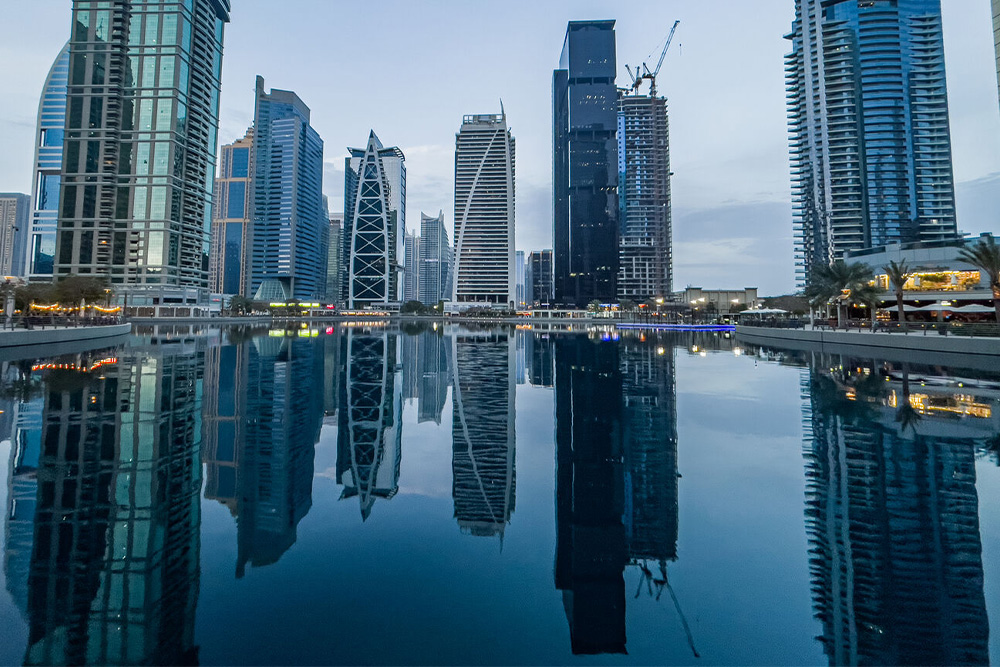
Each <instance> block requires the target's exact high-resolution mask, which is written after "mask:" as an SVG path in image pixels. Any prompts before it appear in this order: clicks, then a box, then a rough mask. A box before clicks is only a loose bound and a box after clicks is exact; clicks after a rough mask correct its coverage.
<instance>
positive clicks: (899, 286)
mask: <svg viewBox="0 0 1000 667" xmlns="http://www.w3.org/2000/svg"><path fill="white" fill-rule="evenodd" d="M882 270H883V271H885V273H886V275H887V276H888V277H889V284H890V285H892V290H893V292H895V293H896V309H897V310H898V311H899V326H901V327H903V328H904V329H905V328H906V311H905V310H904V309H903V286H904V285H905V284H906V281H907V280H909V279H910V275H911V271H910V267H909V266H907V264H906V260H905V259H904V260H903V261H901V262H899V263H898V264H897V263H896V262H895V260H893V261H890V262H889V263H888V264H886V265H885V266H883V267H882Z"/></svg>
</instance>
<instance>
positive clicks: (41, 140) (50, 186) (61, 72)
mask: <svg viewBox="0 0 1000 667" xmlns="http://www.w3.org/2000/svg"><path fill="white" fill-rule="evenodd" d="M68 82H69V44H67V45H66V46H64V47H63V49H62V51H60V52H59V55H58V56H56V60H55V62H54V63H52V68H51V69H50V70H49V74H48V76H47V77H45V85H44V86H43V87H42V97H41V99H40V100H39V101H38V125H37V126H36V129H35V173H34V178H33V179H32V181H31V208H32V210H31V220H30V222H29V228H28V239H27V246H28V247H27V253H28V255H27V257H26V258H25V265H24V272H25V274H26V275H27V276H28V277H29V278H30V279H32V280H48V279H51V278H52V262H53V260H54V259H55V256H56V226H57V218H58V216H59V182H60V176H59V172H60V170H61V169H62V160H63V137H64V136H65V134H66V131H65V127H66V85H67V83H68Z"/></svg>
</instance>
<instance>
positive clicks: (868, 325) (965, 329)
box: [740, 318, 1000, 338]
mask: <svg viewBox="0 0 1000 667" xmlns="http://www.w3.org/2000/svg"><path fill="white" fill-rule="evenodd" d="M740 325H741V326H750V327H768V328H772V329H803V328H806V327H809V326H810V324H809V321H808V320H806V319H796V318H792V319H773V320H766V319H765V320H760V321H757V320H754V321H747V322H740ZM811 328H812V329H814V330H819V331H854V332H861V333H871V332H875V333H892V334H904V335H909V336H931V335H940V336H975V337H977V338H979V337H986V338H1000V325H997V324H995V323H993V322H904V323H899V322H876V323H875V324H874V326H873V325H872V322H871V321H870V320H847V321H845V322H844V324H843V325H842V326H838V325H836V324H829V323H827V322H814V323H813V324H812V325H811Z"/></svg>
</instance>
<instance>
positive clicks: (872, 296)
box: [851, 284, 882, 331]
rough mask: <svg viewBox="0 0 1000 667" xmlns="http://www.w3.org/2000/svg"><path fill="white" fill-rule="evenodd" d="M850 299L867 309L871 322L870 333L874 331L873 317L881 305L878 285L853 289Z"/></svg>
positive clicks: (880, 291)
mask: <svg viewBox="0 0 1000 667" xmlns="http://www.w3.org/2000/svg"><path fill="white" fill-rule="evenodd" d="M851 296H852V298H854V299H856V300H857V302H858V303H861V304H864V305H865V306H867V307H868V309H869V311H871V312H870V314H871V320H872V331H874V330H875V317H876V315H877V312H878V309H879V306H881V305H882V288H880V287H879V286H878V285H868V284H865V285H862V286H861V287H858V288H856V289H854V290H853V291H852V293H851Z"/></svg>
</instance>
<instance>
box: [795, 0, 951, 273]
mask: <svg viewBox="0 0 1000 667" xmlns="http://www.w3.org/2000/svg"><path fill="white" fill-rule="evenodd" d="M786 37H787V39H789V40H791V43H792V51H791V53H789V54H788V55H787V56H786V61H785V72H786V83H787V89H788V94H787V96H786V97H787V100H788V110H789V132H790V135H791V163H792V191H793V201H794V217H795V221H794V224H795V248H796V250H795V255H796V264H797V268H796V271H797V274H798V276H797V277H798V280H799V282H800V284H804V283H805V282H807V281H808V278H809V274H810V272H811V270H812V267H814V266H818V265H823V264H827V263H829V262H831V261H833V260H836V259H840V258H842V257H843V255H844V253H845V252H846V251H848V250H861V249H864V248H869V247H874V246H882V245H885V244H888V243H908V242H916V241H940V240H945V239H950V238H954V237H955V236H956V235H957V227H956V222H955V187H954V177H953V175H952V166H951V139H950V133H949V124H948V92H947V86H946V81H945V66H944V42H943V37H942V31H941V3H940V0H900V1H899V2H883V1H881V0H879V1H870V2H856V1H855V0H822V1H821V0H796V3H795V22H794V23H793V25H792V30H791V32H790V33H789V34H788V35H786Z"/></svg>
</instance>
